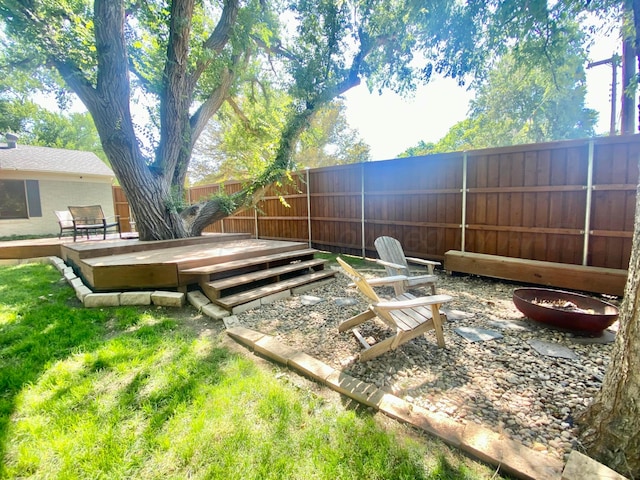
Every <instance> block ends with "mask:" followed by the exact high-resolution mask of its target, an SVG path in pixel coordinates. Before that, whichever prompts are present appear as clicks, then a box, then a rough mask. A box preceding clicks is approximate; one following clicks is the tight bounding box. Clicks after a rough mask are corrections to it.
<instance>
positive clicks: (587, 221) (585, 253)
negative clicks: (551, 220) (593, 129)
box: [582, 138, 594, 266]
mask: <svg viewBox="0 0 640 480" xmlns="http://www.w3.org/2000/svg"><path fill="white" fill-rule="evenodd" d="M593 155H594V144H593V138H591V139H590V140H589V156H588V159H587V186H586V187H585V188H586V189H587V198H586V203H587V204H586V208H585V214H584V246H583V247H582V265H585V266H586V265H587V264H588V258H589V236H590V235H591V196H592V192H593Z"/></svg>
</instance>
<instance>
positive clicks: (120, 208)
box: [111, 185, 133, 233]
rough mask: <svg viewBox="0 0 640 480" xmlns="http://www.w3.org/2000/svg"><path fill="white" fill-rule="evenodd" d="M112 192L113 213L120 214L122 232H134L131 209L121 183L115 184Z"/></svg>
mask: <svg viewBox="0 0 640 480" xmlns="http://www.w3.org/2000/svg"><path fill="white" fill-rule="evenodd" d="M111 193H112V195H113V213H114V215H120V231H121V232H122V233H127V232H132V231H133V226H132V225H131V211H130V209H129V202H128V201H127V196H126V195H125V194H124V190H122V187H120V186H119V185H114V186H113V187H111Z"/></svg>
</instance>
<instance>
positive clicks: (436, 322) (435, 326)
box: [337, 257, 453, 362]
mask: <svg viewBox="0 0 640 480" xmlns="http://www.w3.org/2000/svg"><path fill="white" fill-rule="evenodd" d="M337 260H338V263H339V264H340V266H341V267H342V268H343V270H344V271H345V273H346V274H347V276H348V277H349V278H351V279H352V280H353V281H354V282H355V284H356V287H358V289H359V290H360V292H361V293H362V294H363V295H364V296H365V297H367V299H368V300H369V302H370V305H369V309H368V310H367V311H365V312H362V313H360V314H358V315H355V316H353V317H351V318H349V319H348V320H345V321H344V322H342V323H341V324H340V325H339V326H338V331H339V332H345V331H347V330H352V331H353V334H354V335H355V336H356V338H357V339H358V340H359V341H360V343H362V345H363V346H364V348H365V350H364V351H363V352H362V353H361V354H360V356H359V360H360V361H361V362H365V361H367V360H371V359H372V358H375V357H377V356H378V355H381V354H383V353H385V352H388V351H390V350H395V349H396V348H398V347H399V346H400V345H402V344H403V343H406V342H408V341H409V340H412V339H414V338H416V337H418V336H420V335H422V334H423V333H425V332H427V331H429V330H435V334H436V339H437V342H438V346H439V347H440V348H442V347H444V333H443V331H442V322H443V317H444V319H446V317H445V316H444V315H443V314H441V313H440V305H442V304H443V303H447V302H450V301H451V300H453V298H452V297H450V296H449V295H429V296H427V297H414V296H413V295H411V294H410V293H403V294H401V295H399V296H396V297H394V298H392V299H390V300H384V299H381V298H380V297H378V295H377V294H376V292H375V291H374V289H373V287H372V286H371V285H370V284H369V282H368V281H367V279H366V278H365V277H364V276H363V275H362V274H360V273H359V272H357V271H356V270H355V269H354V268H353V267H352V266H351V265H349V264H348V263H346V262H345V261H344V260H342V258H339V257H338V259H337ZM375 317H378V318H379V319H380V320H382V321H383V322H384V323H385V324H386V325H387V326H389V327H390V328H391V329H393V330H394V331H395V334H394V335H393V336H391V337H389V338H387V339H385V340H383V341H381V342H379V343H376V344H374V345H369V344H368V343H367V341H366V340H365V339H364V338H363V337H362V335H361V334H360V332H359V331H358V329H357V328H355V327H356V326H358V325H360V324H361V323H364V322H366V321H367V320H370V319H372V318H375Z"/></svg>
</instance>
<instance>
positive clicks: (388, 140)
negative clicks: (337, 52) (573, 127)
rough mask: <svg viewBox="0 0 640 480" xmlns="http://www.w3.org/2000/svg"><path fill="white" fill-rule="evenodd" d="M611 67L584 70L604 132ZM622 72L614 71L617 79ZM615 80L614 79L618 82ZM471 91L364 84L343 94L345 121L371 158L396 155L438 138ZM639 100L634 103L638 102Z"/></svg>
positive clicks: (596, 55)
mask: <svg viewBox="0 0 640 480" xmlns="http://www.w3.org/2000/svg"><path fill="white" fill-rule="evenodd" d="M621 52H622V46H621V44H620V42H619V40H618V39H617V38H615V37H613V36H612V37H605V38H599V39H598V40H597V41H596V43H595V44H594V45H593V46H592V47H591V50H590V55H589V60H590V61H591V62H594V61H598V60H602V59H606V58H611V55H612V54H613V53H618V54H620V53H621ZM612 73H613V72H612V69H611V66H610V65H601V66H598V67H594V68H591V69H587V70H586V74H587V95H586V99H585V105H586V107H588V108H593V109H594V110H597V111H598V112H599V118H598V123H597V125H596V133H597V134H600V133H608V132H609V127H610V121H611V120H610V119H611V103H610V99H611V80H612ZM620 78H621V72H620V70H618V81H619V80H620ZM618 83H619V82H618ZM617 92H618V95H616V96H617V97H618V98H617V99H616V100H617V105H618V106H617V109H616V110H617V122H618V128H619V124H620V106H619V104H620V98H619V97H620V94H621V87H620V86H619V85H618V89H617ZM473 96H474V93H473V92H472V91H469V90H467V87H459V86H458V85H457V82H456V81H455V80H452V79H445V78H438V79H435V80H434V81H432V82H430V83H429V84H427V85H425V86H422V87H419V88H418V91H417V92H416V94H415V96H414V97H413V98H406V99H405V98H402V97H400V96H399V95H396V94H394V93H393V92H390V91H389V92H384V93H383V95H381V96H380V95H378V93H377V92H375V93H369V91H368V89H367V87H366V85H364V84H363V85H360V86H358V87H356V88H353V89H351V90H350V91H349V92H347V93H346V94H345V95H344V97H345V103H346V105H347V112H346V116H347V121H348V122H349V125H350V126H351V128H354V129H357V130H358V131H359V132H360V137H361V138H362V139H363V140H364V141H365V142H366V143H367V144H368V145H369V146H370V147H371V159H372V160H386V159H391V158H396V157H397V156H398V154H399V153H401V152H403V151H404V150H406V149H407V148H409V147H412V146H415V145H417V144H418V143H419V142H420V140H424V141H425V142H437V141H438V140H440V139H441V138H442V137H444V136H445V135H446V133H447V132H448V131H449V129H450V128H451V127H452V126H453V125H454V124H456V123H457V122H459V121H462V120H464V119H465V118H466V116H467V113H468V109H469V101H470V100H471V99H473ZM637 103H638V102H636V105H637Z"/></svg>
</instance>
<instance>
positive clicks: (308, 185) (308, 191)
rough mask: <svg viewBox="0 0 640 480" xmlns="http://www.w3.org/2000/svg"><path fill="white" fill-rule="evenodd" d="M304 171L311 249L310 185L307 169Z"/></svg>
mask: <svg viewBox="0 0 640 480" xmlns="http://www.w3.org/2000/svg"><path fill="white" fill-rule="evenodd" d="M305 170H306V181H307V235H308V236H309V248H311V184H310V183H309V170H310V169H309V167H306V168H305Z"/></svg>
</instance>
